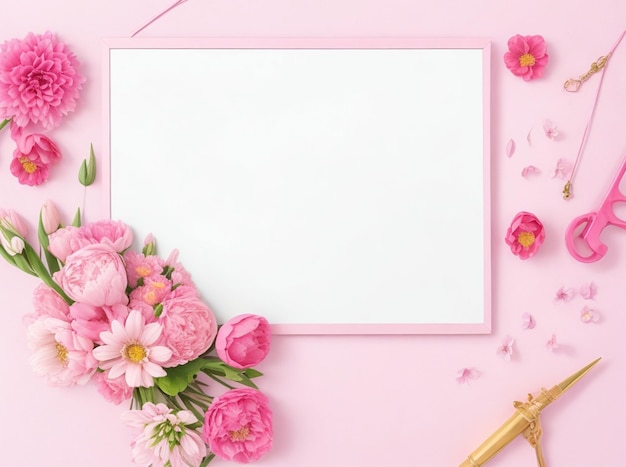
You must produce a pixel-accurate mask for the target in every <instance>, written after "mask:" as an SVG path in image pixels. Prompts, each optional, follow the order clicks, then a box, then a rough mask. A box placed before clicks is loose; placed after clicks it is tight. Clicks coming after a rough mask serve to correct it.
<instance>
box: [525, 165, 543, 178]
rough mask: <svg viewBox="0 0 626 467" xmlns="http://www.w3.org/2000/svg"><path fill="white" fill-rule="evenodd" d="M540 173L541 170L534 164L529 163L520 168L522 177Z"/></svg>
mask: <svg viewBox="0 0 626 467" xmlns="http://www.w3.org/2000/svg"><path fill="white" fill-rule="evenodd" d="M540 173H541V170H539V169H538V168H537V167H535V166H534V165H529V166H528V167H524V168H523V169H522V177H524V178H528V177H529V176H531V175H538V174H540Z"/></svg>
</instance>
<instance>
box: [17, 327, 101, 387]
mask: <svg viewBox="0 0 626 467" xmlns="http://www.w3.org/2000/svg"><path fill="white" fill-rule="evenodd" d="M28 343H29V346H30V348H31V349H33V351H34V352H33V354H32V355H31V357H30V358H29V362H30V364H31V366H32V367H33V370H34V371H35V373H37V374H40V375H42V376H45V378H46V381H47V383H48V384H49V385H51V386H72V385H84V384H86V383H87V382H88V381H89V379H90V378H91V376H92V375H93V374H94V372H95V371H96V368H97V362H96V360H95V359H94V357H93V355H92V350H93V342H92V341H90V340H89V339H85V338H84V337H80V336H78V335H77V334H76V333H75V332H74V331H73V330H72V328H71V327H70V323H68V322H67V321H63V320H60V319H57V318H50V317H44V316H42V317H40V318H38V319H36V320H35V321H34V322H33V323H32V324H30V326H28Z"/></svg>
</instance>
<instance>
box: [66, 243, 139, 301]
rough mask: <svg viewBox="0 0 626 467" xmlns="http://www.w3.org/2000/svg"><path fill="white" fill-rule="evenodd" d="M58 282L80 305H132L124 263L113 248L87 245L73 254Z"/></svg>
mask: <svg viewBox="0 0 626 467" xmlns="http://www.w3.org/2000/svg"><path fill="white" fill-rule="evenodd" d="M54 280H55V281H56V282H57V283H58V284H59V285H60V286H61V287H62V288H63V290H64V292H65V293H66V294H67V295H68V296H69V297H70V298H71V299H72V300H75V301H77V302H82V303H86V304H88V305H92V306H104V305H108V306H111V305H118V304H123V305H125V304H127V303H128V297H127V296H126V286H127V281H126V269H125V267H124V262H123V261H122V258H121V256H120V255H119V254H118V253H116V252H115V251H114V250H113V249H112V248H111V246H109V245H105V244H95V245H87V246H86V247H83V248H81V249H80V250H78V251H76V252H75V253H72V254H71V255H69V256H68V257H67V259H66V262H65V265H64V266H63V268H61V270H60V271H59V272H57V273H55V274H54Z"/></svg>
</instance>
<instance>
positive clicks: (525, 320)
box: [522, 313, 537, 329]
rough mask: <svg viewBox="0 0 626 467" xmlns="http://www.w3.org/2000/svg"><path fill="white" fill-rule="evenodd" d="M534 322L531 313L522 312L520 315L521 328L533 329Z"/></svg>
mask: <svg viewBox="0 0 626 467" xmlns="http://www.w3.org/2000/svg"><path fill="white" fill-rule="evenodd" d="M536 324H537V322H536V321H535V318H533V315H531V314H530V313H524V314H523V315H522V329H533V328H534V327H535V325H536Z"/></svg>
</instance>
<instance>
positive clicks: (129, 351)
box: [123, 344, 148, 363]
mask: <svg viewBox="0 0 626 467" xmlns="http://www.w3.org/2000/svg"><path fill="white" fill-rule="evenodd" d="M123 353H124V356H125V357H126V358H127V359H128V360H130V361H131V362H133V363H139V362H141V361H143V359H144V358H146V357H147V356H148V352H147V351H146V348H145V347H144V346H143V345H141V344H130V345H127V346H126V348H125V349H124V351H123Z"/></svg>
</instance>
